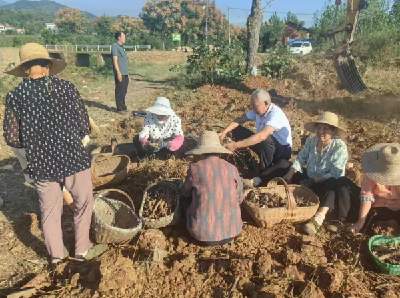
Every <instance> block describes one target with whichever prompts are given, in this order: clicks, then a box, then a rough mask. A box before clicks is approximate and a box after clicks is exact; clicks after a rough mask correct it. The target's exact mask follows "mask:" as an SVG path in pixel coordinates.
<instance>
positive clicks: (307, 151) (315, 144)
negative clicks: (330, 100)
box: [284, 112, 351, 235]
mask: <svg viewBox="0 0 400 298" xmlns="http://www.w3.org/2000/svg"><path fill="white" fill-rule="evenodd" d="M304 127H305V129H307V130H308V131H310V132H314V133H315V135H313V136H311V137H309V138H308V139H307V141H306V145H305V147H304V148H303V150H301V151H300V153H299V154H298V155H297V158H296V160H295V162H294V163H293V165H292V166H291V168H290V170H289V172H288V173H287V174H286V175H285V176H284V179H285V180H286V181H287V182H288V183H296V182H297V183H298V184H300V185H303V186H306V187H309V188H310V189H311V190H313V191H314V192H315V193H316V194H317V195H318V197H319V198H320V208H319V209H318V211H317V213H316V214H315V216H314V218H313V219H312V220H311V221H309V222H308V223H306V224H305V225H304V231H305V232H306V233H307V234H309V235H313V234H315V233H316V232H317V231H318V230H319V229H320V227H321V226H322V223H323V222H324V220H325V216H326V214H327V213H328V212H332V211H336V212H335V213H336V216H337V218H338V219H339V221H345V220H346V217H347V214H348V212H349V210H350V205H351V204H350V200H347V198H349V196H347V195H344V194H343V192H346V191H347V189H346V188H345V187H344V186H343V187H340V185H344V184H343V183H340V181H339V180H340V179H341V177H344V174H345V168H346V163H347V161H348V153H347V146H346V144H345V143H344V142H343V141H342V140H341V139H340V138H341V137H345V135H346V132H345V130H344V129H342V128H341V127H340V126H339V119H338V117H337V115H336V114H334V113H331V112H324V113H322V114H321V116H320V117H319V119H318V120H317V121H315V122H309V123H306V124H305V126H304ZM327 228H328V229H329V230H336V229H337V228H338V227H337V225H335V224H331V225H329V226H328V227H327Z"/></svg>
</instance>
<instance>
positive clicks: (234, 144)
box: [225, 142, 237, 152]
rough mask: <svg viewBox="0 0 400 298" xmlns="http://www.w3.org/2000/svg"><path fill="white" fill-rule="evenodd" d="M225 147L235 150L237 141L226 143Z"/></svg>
mask: <svg viewBox="0 0 400 298" xmlns="http://www.w3.org/2000/svg"><path fill="white" fill-rule="evenodd" d="M225 148H226V149H228V150H229V151H232V152H235V150H236V149H237V146H236V143H234V142H233V143H228V144H226V145H225Z"/></svg>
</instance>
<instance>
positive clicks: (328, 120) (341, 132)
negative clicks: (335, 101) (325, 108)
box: [304, 112, 347, 138]
mask: <svg viewBox="0 0 400 298" xmlns="http://www.w3.org/2000/svg"><path fill="white" fill-rule="evenodd" d="M319 123H323V124H328V125H331V126H334V127H335V128H336V135H337V136H338V137H339V138H343V137H346V136H347V132H346V130H345V129H344V128H342V127H340V125H339V117H338V116H337V115H336V114H335V113H331V112H323V113H322V114H321V115H320V116H319V118H318V120H317V121H313V122H308V123H306V124H304V128H305V129H306V130H308V131H309V132H312V133H315V127H316V126H317V124H319Z"/></svg>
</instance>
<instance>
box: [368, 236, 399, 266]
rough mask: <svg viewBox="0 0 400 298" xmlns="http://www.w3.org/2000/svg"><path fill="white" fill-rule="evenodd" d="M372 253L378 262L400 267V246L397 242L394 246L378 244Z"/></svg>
mask: <svg viewBox="0 0 400 298" xmlns="http://www.w3.org/2000/svg"><path fill="white" fill-rule="evenodd" d="M372 251H373V253H374V255H375V257H377V258H378V260H380V261H382V262H385V263H387V264H390V265H400V246H399V245H397V243H396V241H395V242H394V243H393V244H376V245H374V247H373V248H372Z"/></svg>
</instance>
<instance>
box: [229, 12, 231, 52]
mask: <svg viewBox="0 0 400 298" xmlns="http://www.w3.org/2000/svg"><path fill="white" fill-rule="evenodd" d="M228 41H229V45H231V8H230V7H228Z"/></svg>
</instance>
